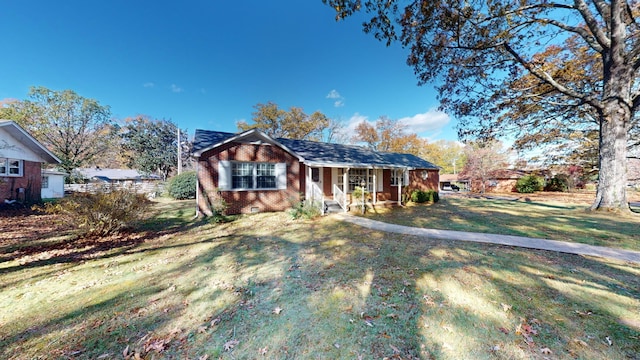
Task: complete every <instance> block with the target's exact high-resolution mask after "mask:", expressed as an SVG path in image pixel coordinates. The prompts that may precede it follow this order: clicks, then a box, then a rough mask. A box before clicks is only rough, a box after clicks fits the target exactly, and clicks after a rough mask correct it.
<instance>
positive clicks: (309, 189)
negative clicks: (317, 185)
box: [304, 166, 315, 203]
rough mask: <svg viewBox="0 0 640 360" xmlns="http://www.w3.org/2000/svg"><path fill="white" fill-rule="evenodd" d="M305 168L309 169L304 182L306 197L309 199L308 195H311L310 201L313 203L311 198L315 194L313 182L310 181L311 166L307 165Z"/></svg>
mask: <svg viewBox="0 0 640 360" xmlns="http://www.w3.org/2000/svg"><path fill="white" fill-rule="evenodd" d="M307 169H309V171H307V179H306V180H305V182H304V183H305V184H306V186H305V187H306V188H307V189H306V190H307V196H306V198H307V199H309V195H311V202H312V203H313V201H315V199H314V198H313V197H314V196H315V192H314V191H313V184H312V183H311V166H307Z"/></svg>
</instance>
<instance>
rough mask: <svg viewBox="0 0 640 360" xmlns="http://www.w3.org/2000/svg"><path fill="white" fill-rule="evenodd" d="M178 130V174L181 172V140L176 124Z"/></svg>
mask: <svg viewBox="0 0 640 360" xmlns="http://www.w3.org/2000/svg"><path fill="white" fill-rule="evenodd" d="M176 129H177V130H178V175H180V174H182V142H181V141H180V128H179V127H178V126H176Z"/></svg>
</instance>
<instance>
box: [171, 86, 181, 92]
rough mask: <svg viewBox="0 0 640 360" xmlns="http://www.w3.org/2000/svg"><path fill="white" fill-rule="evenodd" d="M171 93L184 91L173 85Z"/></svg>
mask: <svg viewBox="0 0 640 360" xmlns="http://www.w3.org/2000/svg"><path fill="white" fill-rule="evenodd" d="M171 91H173V92H174V93H181V92H183V91H184V89H182V88H181V87H180V86H178V85H176V84H171Z"/></svg>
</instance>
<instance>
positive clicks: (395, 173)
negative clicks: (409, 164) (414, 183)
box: [391, 170, 402, 186]
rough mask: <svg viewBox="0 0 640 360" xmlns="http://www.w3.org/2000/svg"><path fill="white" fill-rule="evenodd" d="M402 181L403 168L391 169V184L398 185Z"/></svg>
mask: <svg viewBox="0 0 640 360" xmlns="http://www.w3.org/2000/svg"><path fill="white" fill-rule="evenodd" d="M401 181H402V170H391V185H392V186H398V185H399V184H400V183H401Z"/></svg>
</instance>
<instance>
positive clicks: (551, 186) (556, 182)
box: [544, 174, 569, 192]
mask: <svg viewBox="0 0 640 360" xmlns="http://www.w3.org/2000/svg"><path fill="white" fill-rule="evenodd" d="M568 189H569V179H568V177H567V175H563V174H558V175H555V176H554V177H552V178H551V179H549V181H548V182H547V185H545V187H544V190H545V191H559V192H566V191H567V190H568Z"/></svg>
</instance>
